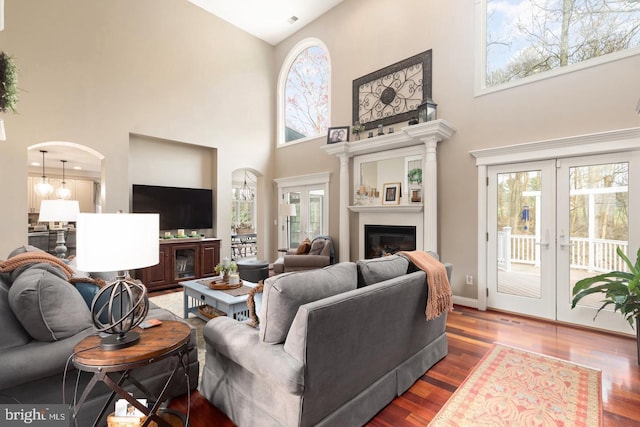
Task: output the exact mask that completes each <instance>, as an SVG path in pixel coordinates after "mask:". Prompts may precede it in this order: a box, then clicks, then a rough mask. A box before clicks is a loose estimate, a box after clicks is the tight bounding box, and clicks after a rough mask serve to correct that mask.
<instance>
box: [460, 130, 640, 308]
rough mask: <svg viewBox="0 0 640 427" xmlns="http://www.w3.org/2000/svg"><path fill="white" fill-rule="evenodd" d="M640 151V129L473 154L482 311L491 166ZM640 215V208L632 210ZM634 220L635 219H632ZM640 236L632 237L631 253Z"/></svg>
mask: <svg viewBox="0 0 640 427" xmlns="http://www.w3.org/2000/svg"><path fill="white" fill-rule="evenodd" d="M623 151H640V127H635V128H630V129H621V130H613V131H607V132H600V133H592V134H587V135H580V136H571V137H566V138H558V139H550V140H545V141H536V142H528V143H524V144H517V145H509V146H504V147H495V148H485V149H480V150H474V151H471V152H470V153H469V154H471V155H472V156H473V157H474V158H475V159H476V167H477V169H478V236H477V241H478V249H477V251H478V252H477V253H478V309H479V310H486V309H487V233H488V230H489V229H488V227H489V226H490V225H489V224H488V222H487V200H488V190H487V168H488V167H489V166H491V165H499V164H507V163H521V162H527V161H535V160H548V159H560V158H565V157H577V156H585V155H590V154H605V153H615V152H623ZM629 209H630V211H631V212H640V206H630V207H629ZM632 217H633V216H632ZM639 245H640V236H638V235H629V250H630V253H635V252H636V251H637V250H638V246H639Z"/></svg>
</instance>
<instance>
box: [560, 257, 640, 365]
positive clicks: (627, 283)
mask: <svg viewBox="0 0 640 427" xmlns="http://www.w3.org/2000/svg"><path fill="white" fill-rule="evenodd" d="M616 252H617V254H618V256H619V257H620V258H621V259H622V260H623V261H624V263H625V264H626V265H627V267H628V268H629V272H626V271H611V272H608V273H603V274H600V275H597V276H593V277H587V278H586V279H582V280H579V281H578V282H577V283H576V284H575V285H574V286H573V301H572V304H571V308H575V307H576V305H577V304H578V302H579V301H580V300H581V299H582V298H584V297H586V296H587V295H591V294H596V293H601V294H604V299H603V300H602V303H603V304H602V306H601V307H600V308H599V309H598V311H597V312H596V315H595V316H594V319H595V318H596V317H597V316H598V314H599V313H600V311H602V310H603V309H604V308H605V307H607V306H610V305H613V310H614V311H619V312H620V313H621V314H622V315H623V316H624V318H625V319H626V320H627V322H629V324H630V325H631V327H632V328H633V327H634V321H635V331H636V338H637V340H636V347H637V352H638V355H637V356H638V359H637V362H638V364H639V365H640V249H638V253H637V255H636V261H635V263H631V261H630V260H629V258H628V257H627V256H626V255H625V254H624V252H622V249H621V248H620V247H618V248H617V250H616Z"/></svg>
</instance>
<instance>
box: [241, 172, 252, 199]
mask: <svg viewBox="0 0 640 427" xmlns="http://www.w3.org/2000/svg"><path fill="white" fill-rule="evenodd" d="M254 197H255V194H254V193H253V189H252V188H251V187H249V186H248V185H247V170H246V169H245V170H244V184H243V185H242V188H241V189H240V200H246V201H251V200H253V198H254Z"/></svg>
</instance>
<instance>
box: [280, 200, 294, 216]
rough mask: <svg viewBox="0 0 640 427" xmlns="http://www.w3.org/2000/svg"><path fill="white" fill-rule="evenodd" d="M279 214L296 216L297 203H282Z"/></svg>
mask: <svg viewBox="0 0 640 427" xmlns="http://www.w3.org/2000/svg"><path fill="white" fill-rule="evenodd" d="M278 214H279V215H280V216H296V205H294V204H291V203H280V207H279V208H278Z"/></svg>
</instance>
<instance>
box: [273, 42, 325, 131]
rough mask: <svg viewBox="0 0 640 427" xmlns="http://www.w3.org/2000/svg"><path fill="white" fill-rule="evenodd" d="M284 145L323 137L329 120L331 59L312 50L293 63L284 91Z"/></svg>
mask: <svg viewBox="0 0 640 427" xmlns="http://www.w3.org/2000/svg"><path fill="white" fill-rule="evenodd" d="M284 105H285V108H284V126H285V132H284V141H285V142H290V141H295V140H297V139H301V138H306V137H314V136H319V135H324V134H326V132H327V129H328V120H329V58H328V55H327V52H326V51H325V49H323V48H322V47H320V46H311V47H307V48H305V49H304V50H302V51H301V52H300V53H299V54H298V56H297V57H296V58H295V60H294V61H293V62H292V63H291V66H290V68H289V71H288V73H287V77H286V83H285V88H284Z"/></svg>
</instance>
